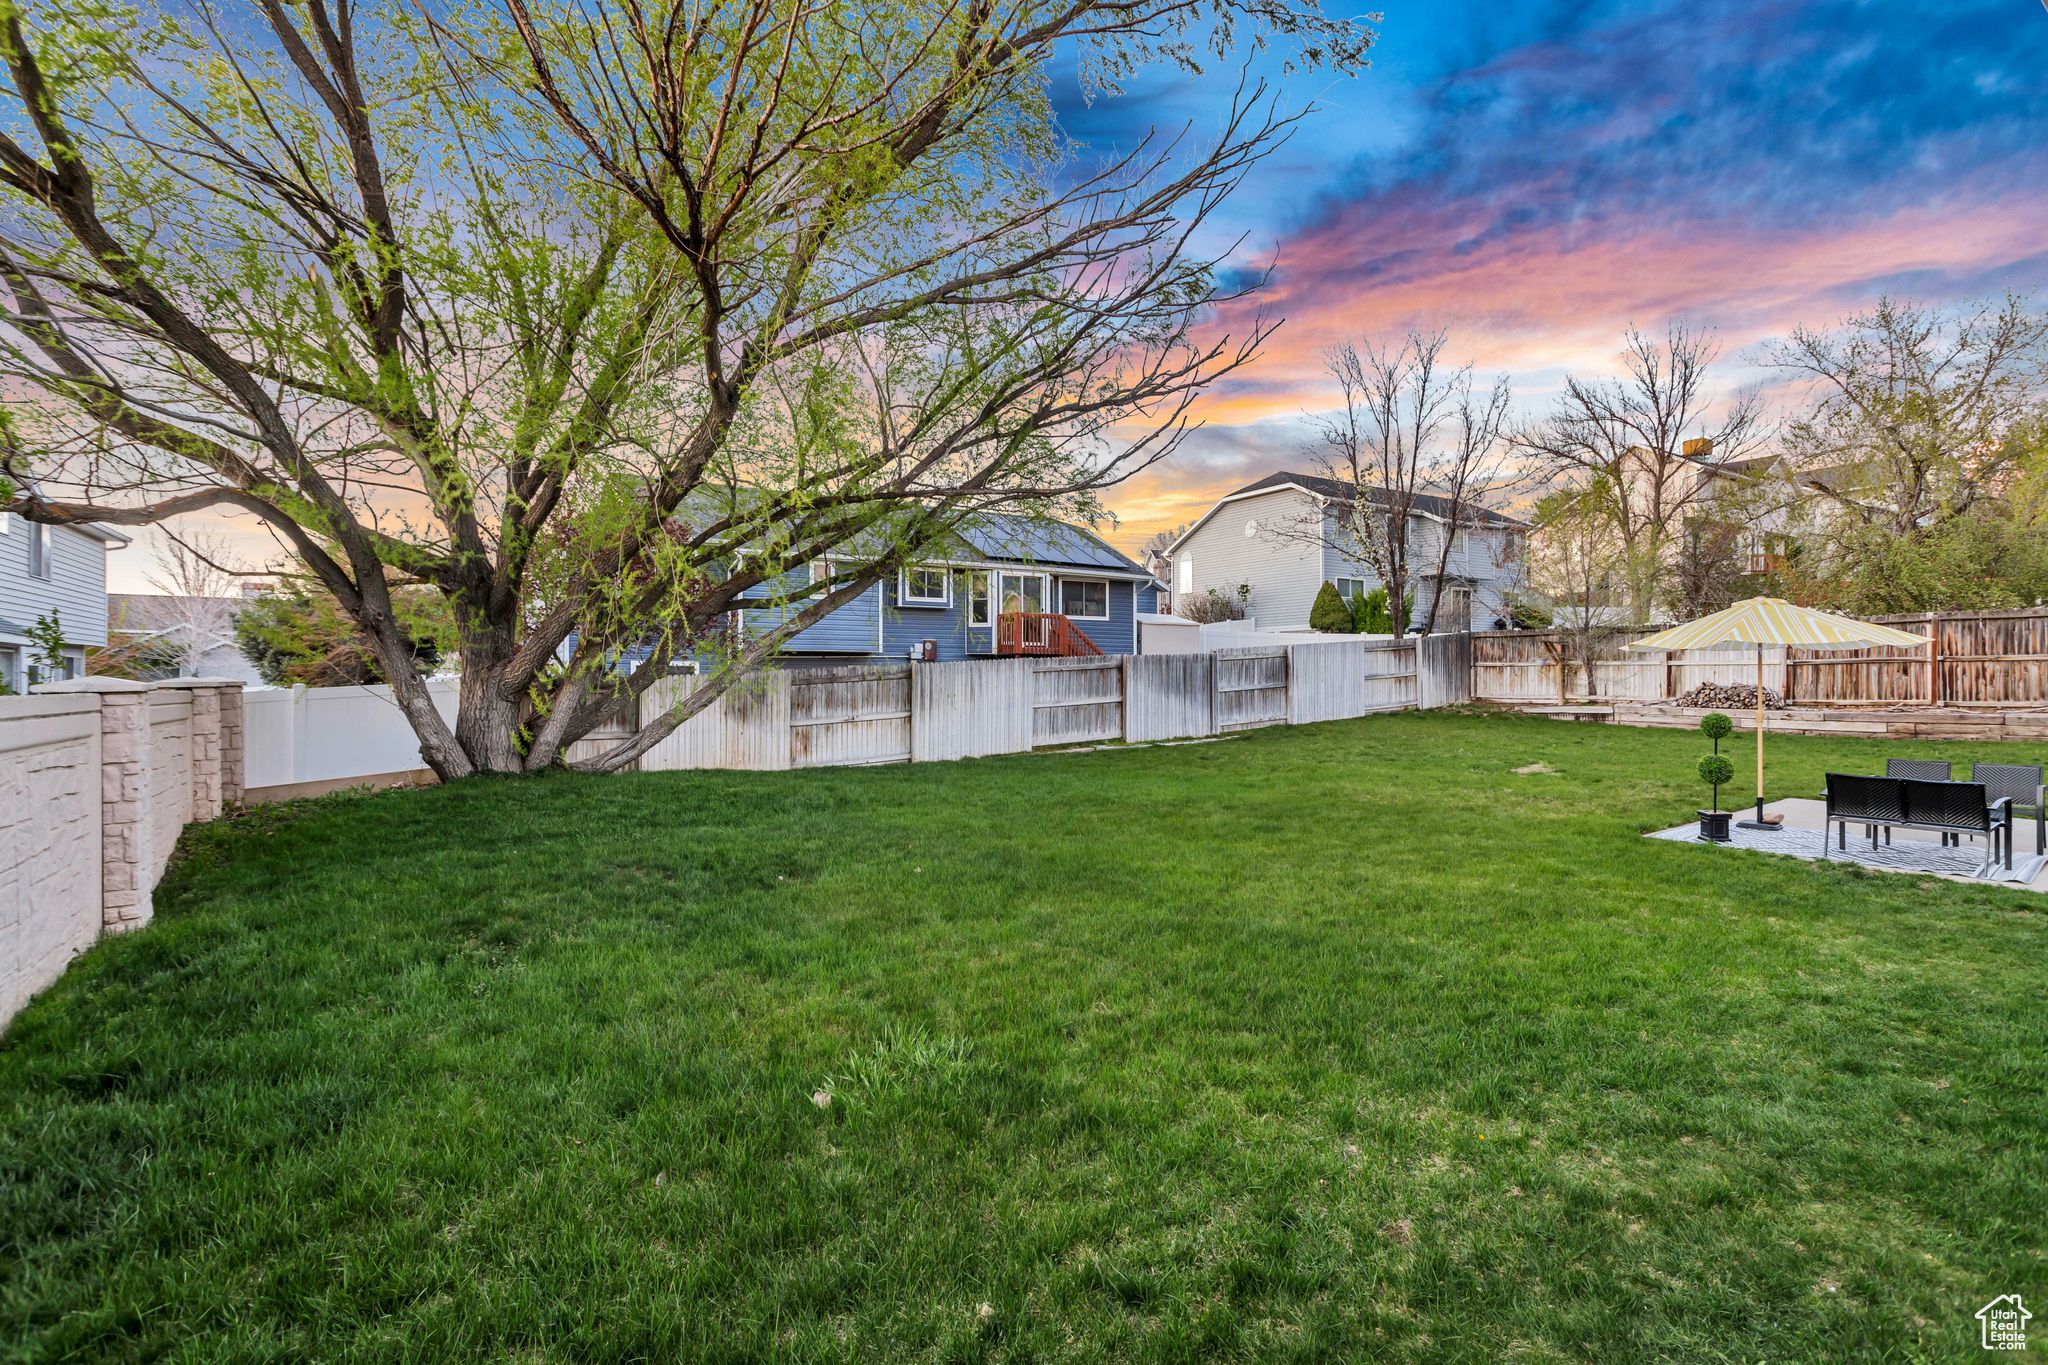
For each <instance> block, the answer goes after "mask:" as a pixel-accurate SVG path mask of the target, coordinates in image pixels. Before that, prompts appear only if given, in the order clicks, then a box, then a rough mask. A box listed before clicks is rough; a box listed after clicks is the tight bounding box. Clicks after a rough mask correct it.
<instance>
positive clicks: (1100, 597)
mask: <svg viewBox="0 0 2048 1365" xmlns="http://www.w3.org/2000/svg"><path fill="white" fill-rule="evenodd" d="M1060 614H1061V615H1063V616H1068V617H1071V618H1073V619H1074V620H1076V621H1107V620H1108V619H1109V584H1107V583H1103V582H1098V581H1094V580H1090V579H1085V578H1081V579H1075V578H1063V579H1061V580H1060Z"/></svg>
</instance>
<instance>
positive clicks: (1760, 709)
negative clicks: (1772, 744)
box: [1736, 640, 1778, 830]
mask: <svg viewBox="0 0 2048 1365" xmlns="http://www.w3.org/2000/svg"><path fill="white" fill-rule="evenodd" d="M1736 828H1738V829H1763V830H1774V829H1777V828H1778V826H1777V825H1767V824H1765V823H1764V642H1763V641H1762V640H1758V641H1757V642H1756V819H1754V820H1744V821H1742V822H1741V823H1740V824H1738V825H1737V826H1736Z"/></svg>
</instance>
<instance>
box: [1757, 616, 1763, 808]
mask: <svg viewBox="0 0 2048 1365" xmlns="http://www.w3.org/2000/svg"><path fill="white" fill-rule="evenodd" d="M1756 822H1757V823H1758V824H1759V825H1761V824H1762V823H1763V822H1764V642H1763V641H1762V640H1758V641H1757V642H1756Z"/></svg>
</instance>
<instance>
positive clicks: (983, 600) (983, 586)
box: [967, 573, 989, 626]
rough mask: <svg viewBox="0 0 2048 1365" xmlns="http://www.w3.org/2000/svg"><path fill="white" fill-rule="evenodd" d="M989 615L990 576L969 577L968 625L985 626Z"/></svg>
mask: <svg viewBox="0 0 2048 1365" xmlns="http://www.w3.org/2000/svg"><path fill="white" fill-rule="evenodd" d="M988 623H989V614H988V575H987V574H985V573H973V574H969V575H967V624H968V625H970V626H985V625H987V624H988Z"/></svg>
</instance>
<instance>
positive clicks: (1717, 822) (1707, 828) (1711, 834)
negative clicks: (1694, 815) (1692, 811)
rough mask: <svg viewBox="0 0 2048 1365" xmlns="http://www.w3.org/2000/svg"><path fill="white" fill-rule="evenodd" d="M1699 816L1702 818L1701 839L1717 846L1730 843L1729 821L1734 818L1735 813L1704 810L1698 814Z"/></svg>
mask: <svg viewBox="0 0 2048 1365" xmlns="http://www.w3.org/2000/svg"><path fill="white" fill-rule="evenodd" d="M1698 814H1699V817H1700V838H1702V839H1706V840H1708V841H1710V842H1712V843H1716V844H1725V843H1727V842H1728V821H1729V820H1730V818H1732V817H1733V816H1734V814H1735V812H1734V811H1729V810H1703V811H1700V812H1698Z"/></svg>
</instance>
